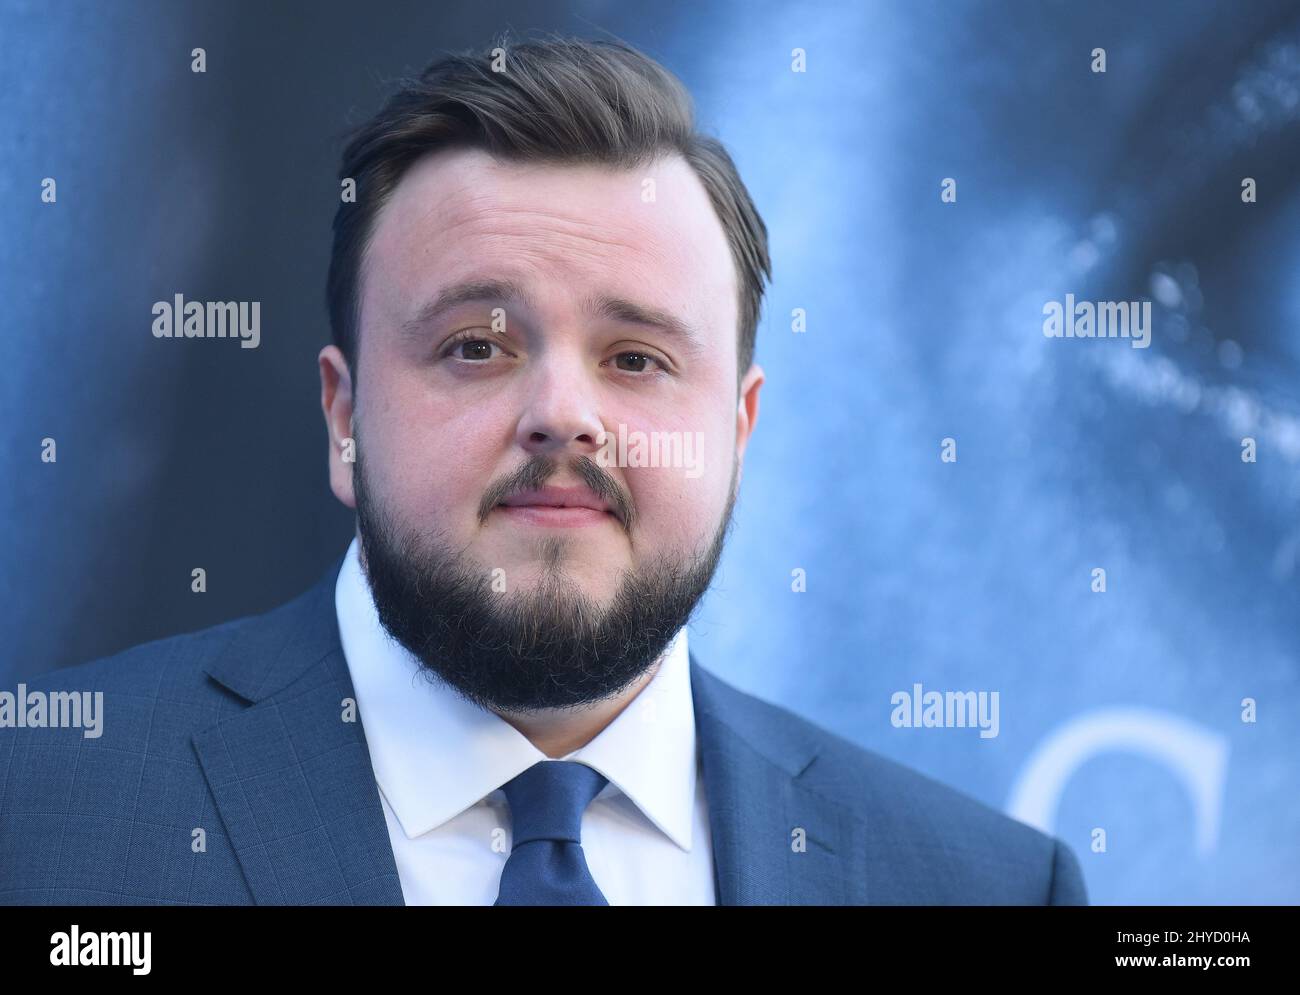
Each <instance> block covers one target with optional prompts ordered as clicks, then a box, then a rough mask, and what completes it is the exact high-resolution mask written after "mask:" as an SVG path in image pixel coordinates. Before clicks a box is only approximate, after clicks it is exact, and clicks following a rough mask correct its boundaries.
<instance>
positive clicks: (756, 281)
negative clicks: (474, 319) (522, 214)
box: [326, 37, 772, 386]
mask: <svg viewBox="0 0 1300 995" xmlns="http://www.w3.org/2000/svg"><path fill="white" fill-rule="evenodd" d="M494 62H495V63H496V67H497V68H504V71H494ZM444 148H476V149H483V150H486V151H487V152H489V153H491V154H492V155H493V156H495V157H497V158H499V159H501V160H503V161H514V162H520V161H536V162H547V163H564V162H574V163H601V164H607V165H611V166H615V167H621V168H627V169H633V168H637V167H640V166H643V165H645V164H647V163H649V162H651V161H653V160H654V159H656V158H658V157H659V156H661V155H665V154H671V153H677V154H678V155H680V156H681V157H682V158H683V159H685V161H686V162H687V163H688V164H689V165H690V166H691V168H692V169H694V171H695V173H696V175H697V176H698V177H699V179H700V181H701V183H702V184H703V186H704V189H705V190H706V191H707V193H708V196H709V200H710V201H711V202H712V204H713V209H714V210H715V211H716V212H717V215H718V220H719V221H720V222H721V223H722V228H723V230H724V231H725V232H726V236H727V242H728V244H729V245H730V248H731V255H732V259H733V261H734V263H735V266H736V272H737V276H738V280H737V283H738V286H739V298H740V299H739V301H738V309H737V310H738V315H739V320H738V326H739V327H738V329H737V336H738V338H737V356H738V360H739V365H738V370H737V378H738V380H737V383H738V384H739V378H741V377H743V376H744V374H745V372H746V371H747V370H748V369H749V366H750V364H751V363H752V362H753V359H754V340H755V337H756V335H757V329H758V320H759V314H760V311H761V308H762V301H763V286H764V283H763V282H764V278H766V279H767V280H768V281H770V280H771V276H772V272H771V261H770V260H769V258H768V249H767V227H766V226H765V225H764V224H763V219H762V218H761V217H760V216H759V213H758V211H757V210H756V209H755V207H754V204H753V201H752V200H751V199H750V197H749V192H748V191H747V190H746V189H745V185H744V183H743V182H741V179H740V174H739V173H738V172H737V171H736V166H735V164H734V163H733V162H732V160H731V156H730V155H728V153H727V151H726V149H725V148H724V147H723V146H722V144H721V143H720V142H718V141H717V140H716V139H714V138H711V137H708V136H706V135H701V134H699V133H697V132H696V130H695V122H694V111H693V106H692V102H691V98H690V95H689V94H688V93H687V91H686V88H685V87H684V86H683V85H682V83H681V81H680V80H679V79H678V78H677V77H676V76H674V75H673V74H672V73H670V72H669V71H668V70H667V69H665V68H664V67H663V66H661V65H660V64H659V63H657V62H655V61H654V60H653V59H651V58H649V57H648V56H646V55H644V54H642V53H641V52H638V51H637V50H636V49H634V48H632V47H630V46H628V45H626V44H624V43H622V42H618V41H604V40H600V41H587V40H581V39H573V38H561V37H554V38H548V39H546V40H543V41H532V42H526V43H520V44H507V43H506V42H505V41H504V40H502V41H500V42H499V43H498V44H497V45H496V46H494V49H493V51H492V52H488V53H482V54H480V53H474V52H463V53H459V54H452V55H447V56H444V57H442V58H439V59H437V60H435V61H434V62H433V63H432V64H430V65H429V66H428V68H426V69H425V70H424V71H423V72H422V73H421V74H420V75H419V76H418V77H415V78H410V77H408V78H404V79H402V80H401V81H400V82H399V84H398V89H397V91H396V92H395V93H394V94H393V95H392V96H391V97H390V98H389V99H388V101H387V102H386V103H385V104H384V106H383V108H382V109H381V110H380V111H379V112H378V113H377V114H375V115H374V116H373V117H372V118H370V119H369V120H368V121H366V122H365V123H363V124H362V125H360V126H359V127H358V128H356V129H355V131H353V132H352V133H351V135H350V136H348V138H347V145H346V147H345V149H344V152H343V161H342V165H341V167H340V170H339V179H340V181H342V180H344V179H346V178H349V177H350V178H352V179H353V180H354V181H355V183H356V201H355V203H348V202H343V203H340V204H339V208H338V212H337V213H336V214H335V216H334V239H333V248H332V251H331V255H330V267H329V280H328V285H327V291H326V296H327V300H328V306H329V316H330V328H331V332H332V335H333V340H334V344H335V345H336V346H338V348H339V350H340V351H341V352H342V353H343V355H344V357H345V358H346V360H347V362H348V366H349V368H351V369H352V370H353V372H354V379H355V371H356V365H357V362H356V361H357V359H358V357H359V349H358V336H359V333H360V327H359V322H360V311H361V300H360V298H361V273H362V263H363V260H364V256H365V252H366V249H367V248H368V246H369V243H370V239H371V236H372V234H373V232H374V227H375V219H376V217H377V216H378V214H379V211H380V209H381V208H382V207H383V205H384V204H385V203H386V202H387V200H388V198H389V197H390V196H391V195H392V192H393V190H394V188H395V187H396V186H397V184H398V182H399V181H400V180H401V178H402V176H403V174H404V173H405V172H406V171H407V169H409V168H410V167H411V166H412V165H413V164H414V163H415V161H416V160H417V159H419V158H421V157H423V156H424V155H426V154H428V153H430V152H434V151H437V150H439V149H444ZM354 386H355V385H354Z"/></svg>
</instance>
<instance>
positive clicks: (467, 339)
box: [443, 335, 501, 363]
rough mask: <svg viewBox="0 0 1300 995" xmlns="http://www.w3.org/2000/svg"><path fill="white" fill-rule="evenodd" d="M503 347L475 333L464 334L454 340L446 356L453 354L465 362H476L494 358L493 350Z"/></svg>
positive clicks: (445, 353)
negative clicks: (475, 335)
mask: <svg viewBox="0 0 1300 995" xmlns="http://www.w3.org/2000/svg"><path fill="white" fill-rule="evenodd" d="M500 348H501V347H500V346H499V345H497V344H496V343H495V342H490V341H489V340H487V339H484V338H475V337H474V336H473V335H462V336H458V337H456V338H455V339H453V340H452V342H451V344H450V345H448V346H447V349H446V351H445V352H444V353H443V355H444V356H452V357H454V358H456V359H459V360H461V361H463V362H469V363H476V362H481V361H483V360H487V359H491V358H492V350H493V349H500Z"/></svg>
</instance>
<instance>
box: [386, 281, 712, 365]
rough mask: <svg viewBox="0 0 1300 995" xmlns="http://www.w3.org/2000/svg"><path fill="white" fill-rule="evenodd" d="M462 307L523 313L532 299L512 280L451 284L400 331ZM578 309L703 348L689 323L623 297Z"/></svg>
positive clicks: (592, 300) (594, 300) (596, 299)
mask: <svg viewBox="0 0 1300 995" xmlns="http://www.w3.org/2000/svg"><path fill="white" fill-rule="evenodd" d="M465 304H495V305H506V304H512V305H518V306H519V307H521V308H523V309H525V310H527V309H530V308H531V307H532V299H531V298H530V297H529V295H528V293H527V291H526V290H524V288H523V286H521V285H520V284H519V283H517V282H515V281H514V280H508V279H484V280H466V281H464V282H462V283H453V284H452V285H451V286H449V287H445V288H444V289H443V290H442V291H441V292H439V294H438V296H437V297H435V298H434V299H433V300H432V301H430V302H429V303H427V304H425V305H424V306H423V307H421V308H420V309H419V310H418V311H417V312H416V313H415V315H414V317H412V318H410V319H409V320H407V321H405V322H403V324H402V331H403V332H405V333H407V334H417V333H418V332H420V330H421V329H423V328H424V327H425V326H426V325H429V324H431V323H433V322H435V321H437V320H438V319H439V318H441V317H442V316H443V315H445V314H447V313H448V312H450V311H453V310H455V309H456V308H458V307H461V306H462V305H465ZM582 310H583V312H584V313H586V314H589V315H591V316H592V317H593V318H600V319H604V320H606V321H618V322H622V323H625V324H630V325H644V326H646V327H647V328H657V329H659V330H660V331H662V332H664V333H665V334H667V335H670V336H672V337H673V338H676V339H679V340H680V341H681V342H682V344H683V345H684V346H686V347H688V348H691V349H702V348H703V347H704V338H703V336H702V335H701V334H700V332H699V331H698V330H697V329H696V328H695V327H694V326H693V325H692V324H690V323H689V322H687V321H685V320H683V319H682V318H679V317H677V316H676V315H675V314H673V313H672V312H670V311H666V310H664V309H663V308H658V307H652V306H650V305H647V304H640V303H638V302H636V301H632V300H628V299H627V298H623V297H612V296H608V295H596V296H593V297H588V298H587V299H586V300H584V301H583V303H582Z"/></svg>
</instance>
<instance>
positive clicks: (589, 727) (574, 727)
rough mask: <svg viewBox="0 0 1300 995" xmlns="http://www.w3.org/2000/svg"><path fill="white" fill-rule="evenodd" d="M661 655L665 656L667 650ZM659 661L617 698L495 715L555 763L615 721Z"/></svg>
mask: <svg viewBox="0 0 1300 995" xmlns="http://www.w3.org/2000/svg"><path fill="white" fill-rule="evenodd" d="M664 655H665V656H666V655H667V651H665V654H664ZM663 661H664V657H663V656H661V657H660V658H659V659H658V660H656V661H655V662H654V663H653V664H651V665H650V666H649V667H647V668H646V671H645V673H644V674H642V675H641V676H640V677H638V678H637V679H636V680H635V681H633V682H632V684H631V685H630V686H629V687H628V688H627V689H626V690H625V691H623V692H622V693H621V694H619V695H618V696H617V697H615V698H607V699H605V700H604V701H600V702H597V703H596V704H595V705H588V706H584V707H582V708H577V709H573V708H553V709H546V710H544V711H541V712H528V713H526V714H521V713H513V712H506V711H498V712H497V713H496V714H497V715H499V716H501V718H502V719H504V720H505V721H506V722H509V723H510V724H511V725H512V726H514V727H515V729H517V730H518V731H519V732H520V733H522V734H523V735H524V736H526V737H527V738H528V741H529V742H531V743H532V744H533V745H534V746H535V747H537V748H538V749H539V750H541V751H542V752H543V753H545V754H546V755H547V756H548V757H550V758H551V759H552V760H558V759H560V758H561V757H566V756H568V755H569V754H570V753H572V752H573V751H574V750H577V749H581V748H582V747H584V746H586V745H587V744H588V743H590V742H591V741H592V740H593V739H595V738H596V737H597V736H599V735H600V733H601V732H602V731H603V730H604V729H605V727H606V726H608V725H609V724H610V723H611V722H613V721H614V720H615V719H616V718H618V716H619V714H620V713H621V712H622V711H623V709H625V708H627V706H628V705H630V704H631V703H632V699H633V698H635V697H636V696H637V695H638V694H640V693H641V691H642V690H643V689H644V688H645V686H646V685H647V684H649V683H650V681H651V680H653V679H654V676H655V674H657V673H658V672H659V668H660V667H661V666H662V665H663Z"/></svg>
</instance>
